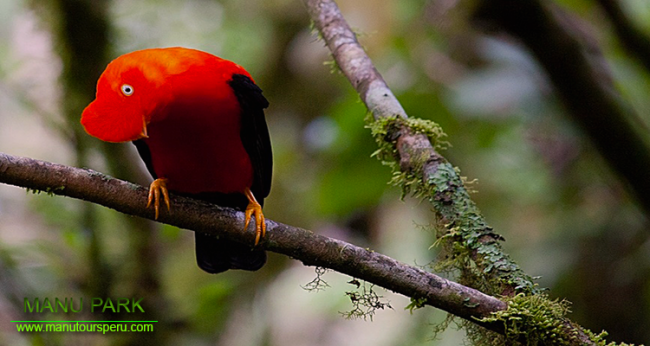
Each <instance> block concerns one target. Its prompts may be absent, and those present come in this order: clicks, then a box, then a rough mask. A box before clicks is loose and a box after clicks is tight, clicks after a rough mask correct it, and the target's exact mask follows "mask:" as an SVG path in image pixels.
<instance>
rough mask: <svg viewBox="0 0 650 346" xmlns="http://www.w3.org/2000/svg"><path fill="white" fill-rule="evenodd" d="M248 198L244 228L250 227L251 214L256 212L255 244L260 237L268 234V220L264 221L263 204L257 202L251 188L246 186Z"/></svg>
mask: <svg viewBox="0 0 650 346" xmlns="http://www.w3.org/2000/svg"><path fill="white" fill-rule="evenodd" d="M244 193H245V194H246V198H248V206H247V207H246V212H245V215H246V223H245V224H244V230H246V229H247V228H248V224H249V223H250V221H251V216H253V214H255V245H256V246H257V244H258V243H259V242H260V238H262V237H264V236H265V235H266V222H264V214H263V213H262V206H261V205H260V204H259V203H258V202H257V200H256V199H255V196H253V193H252V192H251V190H250V189H249V188H246V190H245V191H244Z"/></svg>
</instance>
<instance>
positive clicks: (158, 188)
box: [147, 178, 171, 220]
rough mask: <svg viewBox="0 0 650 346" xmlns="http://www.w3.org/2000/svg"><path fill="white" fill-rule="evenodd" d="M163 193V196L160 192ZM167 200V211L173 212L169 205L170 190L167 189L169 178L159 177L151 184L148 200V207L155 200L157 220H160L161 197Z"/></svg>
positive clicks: (154, 207)
mask: <svg viewBox="0 0 650 346" xmlns="http://www.w3.org/2000/svg"><path fill="white" fill-rule="evenodd" d="M161 193H162V196H160V194H161ZM161 197H162V199H163V200H164V201H165V205H167V211H170V212H171V207H170V205H169V192H168V191H167V179H166V178H159V179H156V180H154V181H153V182H152V183H151V185H150V186H149V199H148V201H147V208H149V207H150V206H151V202H153V209H154V211H155V215H156V220H158V215H159V214H160V199H161Z"/></svg>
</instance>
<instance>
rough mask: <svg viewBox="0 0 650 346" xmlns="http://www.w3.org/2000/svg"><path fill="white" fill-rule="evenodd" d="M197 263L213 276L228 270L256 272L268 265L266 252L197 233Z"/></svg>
mask: <svg viewBox="0 0 650 346" xmlns="http://www.w3.org/2000/svg"><path fill="white" fill-rule="evenodd" d="M196 263H197V264H198V265H199V267H200V268H201V269H203V270H205V271H206V272H208V273H211V274H217V273H221V272H224V271H226V270H228V269H243V270H251V271H254V270H258V269H260V268H262V266H263V265H264V263H266V251H264V250H260V249H252V248H251V247H250V246H247V245H244V244H240V243H237V242H233V241H230V240H225V239H217V238H215V237H213V236H211V235H208V234H204V233H200V232H196Z"/></svg>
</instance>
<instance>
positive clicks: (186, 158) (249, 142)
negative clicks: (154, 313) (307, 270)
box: [81, 48, 272, 272]
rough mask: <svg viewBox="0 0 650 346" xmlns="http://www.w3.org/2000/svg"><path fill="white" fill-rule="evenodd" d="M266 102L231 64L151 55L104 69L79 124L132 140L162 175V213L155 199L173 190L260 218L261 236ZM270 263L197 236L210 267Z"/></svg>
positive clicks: (186, 55)
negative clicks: (244, 211)
mask: <svg viewBox="0 0 650 346" xmlns="http://www.w3.org/2000/svg"><path fill="white" fill-rule="evenodd" d="M267 106H268V102H267V101H266V99H265V98H264V97H263V96H262V92H261V90H260V89H259V88H258V87H257V85H255V83H254V82H253V80H252V78H251V77H250V75H249V74H248V72H246V71H245V70H244V69H243V68H242V67H241V66H239V65H237V64H235V63H233V62H230V61H228V60H224V59H221V58H219V57H216V56H214V55H211V54H209V53H205V52H202V51H198V50H192V49H186V48H164V49H146V50H141V51H136V52H132V53H128V54H125V55H122V56H120V57H118V58H117V59H115V60H114V61H113V62H111V63H110V64H109V65H108V67H107V68H106V70H105V71H104V73H103V74H102V76H101V77H100V79H99V81H98V83H97V97H96V99H95V101H93V102H92V103H91V104H90V105H89V106H88V107H87V108H86V109H85V110H84V112H83V114H82V118H81V123H82V124H83V126H84V128H85V129H86V131H87V132H88V133H89V134H90V135H92V136H95V137H97V138H99V139H101V140H104V141H109V142H124V141H134V143H135V144H136V147H137V148H138V152H139V153H140V155H141V157H142V158H143V160H144V161H145V163H146V164H147V168H148V169H149V171H150V172H151V174H152V176H153V177H154V178H155V179H156V181H154V183H152V186H151V198H153V199H154V200H155V205H156V215H157V213H158V203H159V199H161V198H160V197H157V195H156V194H155V193H157V192H158V190H161V191H162V192H166V189H169V191H172V192H176V193H180V194H185V195H193V196H195V197H198V198H202V199H205V200H208V201H211V202H215V203H218V204H221V205H225V206H230V207H234V208H237V209H240V210H246V211H247V220H248V219H249V217H250V216H251V214H252V215H255V217H256V222H257V233H258V239H259V236H260V235H263V233H264V228H263V226H264V225H263V220H264V219H263V215H262V212H261V204H262V202H263V199H264V198H265V197H266V196H267V195H268V193H269V190H270V184H271V168H272V156H271V146H270V140H269V136H268V129H267V126H266V121H265V118H264V112H263V109H264V108H266V107H267ZM154 197H155V198H154ZM256 200H257V201H256ZM258 201H259V204H257V202H258ZM165 202H168V201H166V200H165ZM247 223H248V221H247ZM256 243H257V239H256ZM206 245H207V246H206ZM265 258H266V257H265V254H264V252H263V251H261V250H254V251H252V250H251V249H250V247H247V246H245V245H240V244H234V243H230V242H226V241H222V240H217V239H215V238H211V237H209V236H207V235H202V234H199V233H197V260H198V262H199V266H201V268H203V269H204V270H206V271H209V272H220V271H223V270H227V269H248V270H256V269H258V268H259V267H261V265H263V264H264V260H265Z"/></svg>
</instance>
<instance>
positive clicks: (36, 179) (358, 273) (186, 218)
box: [0, 153, 506, 332]
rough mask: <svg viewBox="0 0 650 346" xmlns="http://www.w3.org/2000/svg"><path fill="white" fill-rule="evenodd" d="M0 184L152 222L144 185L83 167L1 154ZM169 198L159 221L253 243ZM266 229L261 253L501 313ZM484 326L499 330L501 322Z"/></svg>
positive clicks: (221, 213) (382, 263) (474, 312)
mask: <svg viewBox="0 0 650 346" xmlns="http://www.w3.org/2000/svg"><path fill="white" fill-rule="evenodd" d="M0 182H2V183H5V184H11V185H16V186H20V187H24V188H28V189H31V190H37V191H45V192H47V193H49V194H54V195H61V196H68V197H72V198H77V199H81V200H84V201H88V202H92V203H97V204H100V205H103V206H105V207H108V208H112V209H115V210H117V211H119V212H122V213H125V214H129V215H135V216H140V217H143V218H147V219H153V211H152V210H151V209H147V208H146V204H147V192H148V190H147V189H146V188H144V187H142V186H140V185H136V184H132V183H129V182H126V181H123V180H119V179H115V178H112V177H110V176H107V175H104V174H102V173H99V172H96V171H93V170H89V169H79V168H73V167H69V166H64V165H60V164H54V163H49V162H45V161H39V160H34V159H30V158H23V157H16V156H11V155H7V154H3V153H0ZM171 201H172V213H163V214H162V215H161V216H160V217H159V219H158V221H160V222H163V223H167V224H170V225H173V226H177V227H181V228H185V229H189V230H193V231H201V232H204V233H209V234H213V235H215V236H219V237H224V238H227V239H229V240H234V241H238V242H241V243H245V244H252V243H253V241H254V239H255V238H254V237H255V236H254V225H250V226H249V229H248V230H246V231H245V232H242V226H243V224H244V214H243V213H242V212H238V211H235V210H233V209H229V208H222V207H219V206H216V205H212V204H208V203H205V202H202V201H198V200H194V199H191V198H186V197H182V196H175V195H172V198H171ZM266 227H267V235H266V239H264V240H263V242H262V244H261V246H262V247H264V248H265V249H266V250H269V251H273V252H277V253H280V254H284V255H287V256H289V257H292V258H295V259H298V260H300V261H302V262H303V263H304V264H305V265H311V266H319V267H324V268H329V269H333V270H336V271H338V272H341V273H344V274H347V275H350V276H352V277H355V278H359V279H362V280H365V281H367V282H370V283H373V284H375V285H378V286H381V287H384V288H386V289H388V290H391V291H394V292H397V293H400V294H403V295H405V296H407V297H412V298H415V299H420V300H423V301H425V302H426V304H427V305H431V306H434V307H437V308H439V309H442V310H445V311H447V312H449V313H452V314H454V315H457V316H460V317H462V318H465V319H468V320H470V321H473V322H476V320H475V319H476V318H483V317H487V316H490V314H491V313H492V312H495V311H499V310H504V309H505V308H506V304H505V303H504V302H502V301H500V300H498V299H496V298H493V297H491V296H488V295H486V294H484V293H481V292H480V291H477V290H474V289H472V288H469V287H465V286H462V285H460V284H457V283H455V282H452V281H449V280H446V279H444V278H441V277H439V276H436V275H434V274H431V273H428V272H426V271H424V270H421V269H418V268H415V267H412V266H409V265H406V264H404V263H401V262H399V261H396V260H394V259H392V258H390V257H388V256H385V255H382V254H379V253H377V252H374V251H371V250H368V249H363V248H360V247H358V246H355V245H352V244H349V243H346V242H344V241H341V240H337V239H332V238H328V237H325V236H322V235H318V234H314V233H312V232H310V231H308V230H304V229H301V228H298V227H293V226H290V225H286V224H282V223H279V222H275V221H272V220H269V219H267V220H266ZM482 325H483V326H485V327H486V328H489V329H491V330H495V331H501V332H503V328H502V326H501V325H500V323H482Z"/></svg>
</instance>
